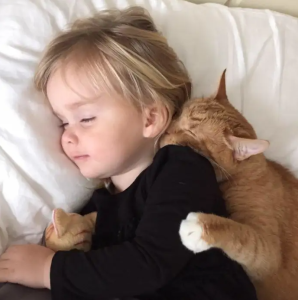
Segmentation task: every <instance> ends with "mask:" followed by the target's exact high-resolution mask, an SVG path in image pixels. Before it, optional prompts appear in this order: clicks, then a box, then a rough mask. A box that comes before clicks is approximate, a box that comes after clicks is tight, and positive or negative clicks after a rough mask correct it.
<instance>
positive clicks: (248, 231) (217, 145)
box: [162, 76, 298, 300]
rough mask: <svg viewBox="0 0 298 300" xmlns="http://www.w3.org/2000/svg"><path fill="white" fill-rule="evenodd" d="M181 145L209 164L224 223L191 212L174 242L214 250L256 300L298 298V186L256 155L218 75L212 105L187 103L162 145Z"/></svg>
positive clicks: (257, 148)
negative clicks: (236, 268) (241, 275)
mask: <svg viewBox="0 0 298 300" xmlns="http://www.w3.org/2000/svg"><path fill="white" fill-rule="evenodd" d="M171 143H173V144H180V145H187V146H190V147H192V148H193V149H195V150H197V151H198V152H199V153H201V154H202V155H204V156H206V157H208V158H209V159H210V161H211V162H212V163H213V165H214V168H215V172H216V175H217V178H218V181H219V183H220V188H221V191H222V193H223V196H224V198H225V200H226V204H227V209H228V212H229V213H230V218H229V219H226V218H221V217H218V216H214V215H208V214H203V213H199V212H196V213H191V214H189V216H188V218H187V219H186V220H184V221H183V222H182V224H181V228H180V236H181V239H182V242H183V243H184V245H185V246H187V247H188V248H189V249H190V250H192V251H194V252H201V251H204V250H206V249H208V248H211V247H217V248H221V249H222V250H223V251H224V252H225V253H226V254H227V255H228V256H229V257H230V258H232V259H234V260H236V261H237V262H239V263H240V264H241V265H242V266H243V267H244V268H245V270H246V271H247V273H248V274H249V275H250V277H251V279H252V280H253V282H254V284H255V286H256V289H257V293H258V297H259V299H260V300H297V299H298V180H297V179H296V178H295V177H294V175H292V174H291V173H290V172H289V171H288V170H286V169H285V168H284V167H282V166H281V165H279V164H277V163H275V162H272V161H269V160H267V159H266V158H265V156H264V155H263V154H262V152H263V151H264V150H265V149H266V147H267V146H268V144H267V142H266V141H262V140H257V139H256V134H255V132H254V130H253V128H252V127H251V125H250V124H249V123H248V122H247V121H246V120H245V119H244V117H243V116H242V115H241V114H240V113H239V112H238V111H236V110H235V109H234V108H233V107H232V106H231V104H230V103H229V102H228V100H227V97H226V93H225V80H224V76H223V78H222V81H221V85H220V88H219V92H218V94H217V96H216V97H215V98H211V99H194V100H191V101H189V103H187V104H186V105H185V107H184V109H183V111H182V114H181V116H180V117H179V118H178V119H177V120H176V121H174V122H173V124H172V125H171V126H170V128H169V131H168V134H167V135H165V137H164V139H163V140H162V144H171Z"/></svg>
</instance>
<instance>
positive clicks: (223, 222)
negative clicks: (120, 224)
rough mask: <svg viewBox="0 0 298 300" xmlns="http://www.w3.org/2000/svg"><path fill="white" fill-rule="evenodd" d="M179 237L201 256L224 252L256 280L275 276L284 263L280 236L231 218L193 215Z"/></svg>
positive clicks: (185, 223) (186, 220)
mask: <svg viewBox="0 0 298 300" xmlns="http://www.w3.org/2000/svg"><path fill="white" fill-rule="evenodd" d="M179 233H180V237H181V241H182V243H183V244H184V245H185V246H186V247H187V248H188V249H189V250H191V251H193V252H195V253H198V252H202V251H205V250H208V249H210V248H212V247H213V248H219V249H222V250H223V251H224V252H225V253H226V254H227V255H228V256H229V257H230V258H231V259H233V260H235V261H237V262H238V263H239V264H241V265H242V266H243V267H244V268H245V269H246V271H247V272H248V274H249V275H250V276H251V277H252V278H253V279H260V278H264V277H265V276H267V275H268V274H272V273H274V272H276V271H277V270H278V268H279V266H280V263H281V250H280V243H279V238H278V236H276V235H270V234H268V232H267V231H262V230H261V229H258V230H256V229H254V228H253V227H252V226H249V225H245V224H241V223H238V222H236V221H233V220H231V219H228V218H224V217H220V216H216V215H212V214H204V213H190V214H188V216H187V218H186V219H185V220H183V221H182V222H181V225H180V231H179Z"/></svg>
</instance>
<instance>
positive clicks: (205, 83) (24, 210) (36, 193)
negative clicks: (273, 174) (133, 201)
mask: <svg viewBox="0 0 298 300" xmlns="http://www.w3.org/2000/svg"><path fill="white" fill-rule="evenodd" d="M191 2H195V3H197V4H195V3H191ZM208 2H212V3H207V4H206V3H205V1H200V0H193V1H190V2H186V1H182V0H118V1H114V0H106V1H104V0H85V1H78V0H68V1H60V0H44V1H35V0H0V96H1V100H2V101H1V102H0V164H1V168H0V183H1V191H0V254H1V253H2V252H3V251H4V250H5V248H6V247H7V246H8V245H11V244H15V243H39V242H40V240H41V237H42V233H43V231H44V228H45V227H46V226H47V224H48V223H49V222H50V221H51V212H52V210H53V209H54V208H56V207H61V208H63V209H65V210H66V211H76V210H78V209H79V208H80V207H81V206H83V205H84V203H85V202H86V200H87V199H88V197H89V196H90V193H91V192H92V191H93V189H94V187H95V184H96V183H94V182H90V181H88V180H86V178H83V177H82V176H81V175H80V174H79V173H78V171H77V170H76V168H75V167H74V166H73V165H72V164H71V163H70V162H69V161H68V160H67V159H66V157H65V155H64V154H63V153H62V152H61V149H60V147H59V136H60V131H59V129H58V126H56V125H57V120H56V119H55V118H54V117H53V115H52V114H51V112H50V109H49V107H48V105H47V103H46V102H45V100H44V99H43V97H42V96H41V95H40V94H39V93H37V92H36V91H35V90H34V88H33V85H32V77H33V73H34V68H35V66H36V64H37V62H38V59H39V57H40V55H41V52H42V50H43V48H44V46H45V45H46V43H47V42H48V41H49V40H50V39H51V37H52V36H53V35H54V34H55V33H56V32H58V31H59V30H61V29H63V28H64V27H65V25H66V24H67V23H69V22H71V21H73V20H74V19H76V18H78V17H81V16H86V15H88V14H91V13H92V12H94V11H95V10H97V9H102V8H109V7H115V6H117V7H119V8H121V7H126V6H128V5H136V4H138V5H142V6H144V7H146V8H147V9H148V10H149V12H150V13H151V14H152V16H153V18H154V19H155V22H156V24H157V26H158V27H159V29H160V30H161V31H162V32H163V34H164V35H165V36H166V37H167V38H168V41H169V43H170V44H171V45H172V47H173V48H174V49H175V51H176V52H177V53H178V55H179V56H180V57H181V59H182V61H183V62H184V64H185V65H186V67H187V69H188V70H189V73H190V75H191V78H192V80H193V83H194V92H193V96H202V95H210V94H211V93H213V92H214V91H215V88H216V85H217V82H218V78H219V77H220V74H221V72H222V71H223V69H225V68H227V70H228V71H227V89H228V94H229V97H230V99H231V102H232V103H233V104H234V105H235V106H236V107H237V108H238V109H239V110H240V111H241V112H242V113H243V114H244V115H245V116H246V117H247V118H248V120H249V121H250V122H251V123H252V124H253V125H254V127H255V129H256V131H257V133H258V135H259V136H260V137H261V138H264V139H268V140H270V142H271V147H270V148H269V150H268V151H267V153H266V155H267V157H269V158H271V159H274V160H277V161H278V162H280V163H282V164H284V165H285V166H287V167H288V168H289V169H290V170H291V171H293V172H294V173H295V174H296V175H297V176H298V146H297V145H298V143H297V142H298V137H297V136H298V135H297V128H298V118H297V117H296V116H297V112H298V101H297V100H296V98H295V97H296V87H297V86H298V75H297V70H298V56H297V50H298V36H297V32H298V19H296V18H295V16H297V17H298V2H297V1H292V0H274V1H271V0H259V1H254V0H243V1H241V0H240V1H237V0H234V1H233V0H230V1H224V0H216V1H208ZM199 3H200V4H202V3H205V4H202V5H198V4H199ZM243 7H245V8H248V9H243ZM249 8H253V9H249ZM264 8H265V9H264ZM270 9H271V10H270ZM286 14H288V15H286ZM55 126H56V127H57V130H55V128H56V127H55ZM2 299H3V300H4V299H5V300H6V299H9V300H14V299H17V300H41V299H43V300H47V299H50V295H49V292H47V291H43V290H39V291H35V290H31V289H27V288H25V287H21V286H16V285H10V284H4V285H3V284H0V300H2Z"/></svg>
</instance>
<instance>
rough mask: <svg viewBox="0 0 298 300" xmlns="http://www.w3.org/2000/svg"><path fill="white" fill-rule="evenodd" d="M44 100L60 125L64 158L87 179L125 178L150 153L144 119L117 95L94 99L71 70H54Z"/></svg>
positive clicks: (97, 95)
mask: <svg viewBox="0 0 298 300" xmlns="http://www.w3.org/2000/svg"><path fill="white" fill-rule="evenodd" d="M47 95H48V99H49V101H50V104H51V106H52V108H53V111H54V113H55V114H56V115H57V116H58V118H59V119H60V120H61V123H62V124H64V126H63V127H64V132H63V134H62V137H61V144H62V147H63V150H64V151H65V153H66V155H67V156H68V157H69V158H70V159H71V160H72V161H73V162H74V163H75V164H76V165H77V166H78V167H79V169H80V171H81V173H82V174H83V176H85V177H88V178H95V177H97V178H108V177H113V176H117V175H121V174H124V173H126V172H129V171H131V169H132V168H135V167H137V164H138V163H142V159H143V157H142V155H144V153H148V151H146V147H148V146H149V145H148V141H146V140H148V139H146V138H145V137H144V134H143V127H144V120H143V119H144V118H143V114H142V113H141V112H139V111H138V110H137V109H136V108H135V107H134V106H133V105H132V104H130V103H129V102H128V101H125V100H123V99H121V98H120V97H119V96H115V97H112V96H109V95H107V94H105V93H102V94H98V92H97V93H95V91H94V90H93V89H92V87H91V85H90V84H89V83H88V81H87V80H86V78H83V76H81V77H80V76H77V74H76V73H75V71H74V70H73V69H72V67H71V66H69V67H67V69H66V70H65V72H62V71H61V69H59V68H58V69H57V71H55V72H54V73H53V74H52V75H51V77H50V79H49V82H48V86H47Z"/></svg>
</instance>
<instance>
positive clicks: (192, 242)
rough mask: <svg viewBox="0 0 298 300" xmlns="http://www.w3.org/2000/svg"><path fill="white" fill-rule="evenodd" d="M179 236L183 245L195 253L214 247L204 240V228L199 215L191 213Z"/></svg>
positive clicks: (183, 222) (181, 227)
mask: <svg viewBox="0 0 298 300" xmlns="http://www.w3.org/2000/svg"><path fill="white" fill-rule="evenodd" d="M179 234H180V238H181V241H182V244H183V245H184V246H185V247H186V248H188V249H189V250H191V251H193V252H194V253H198V252H202V251H206V250H208V249H210V248H211V247H212V246H211V245H208V243H207V242H205V241H204V240H203V239H202V235H203V228H202V226H201V225H200V221H199V214H197V213H189V214H188V216H187V218H186V219H185V220H183V221H182V222H181V225H180V230H179Z"/></svg>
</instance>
